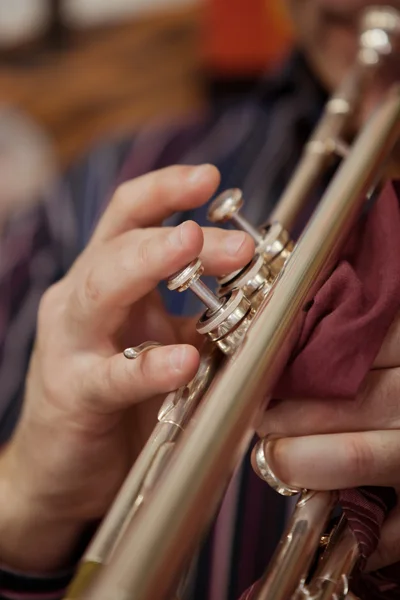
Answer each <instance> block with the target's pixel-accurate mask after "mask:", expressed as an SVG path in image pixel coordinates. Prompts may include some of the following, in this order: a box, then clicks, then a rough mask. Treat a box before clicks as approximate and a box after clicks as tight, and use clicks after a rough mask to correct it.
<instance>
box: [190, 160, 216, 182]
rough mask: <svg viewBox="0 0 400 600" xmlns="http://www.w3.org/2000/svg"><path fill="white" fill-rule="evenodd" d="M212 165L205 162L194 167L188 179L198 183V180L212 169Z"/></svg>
mask: <svg viewBox="0 0 400 600" xmlns="http://www.w3.org/2000/svg"><path fill="white" fill-rule="evenodd" d="M210 166H211V165H208V164H205V165H199V166H198V167H194V168H193V169H192V170H191V172H190V174H189V176H188V180H189V181H190V182H191V183H197V182H198V181H200V180H201V179H203V177H204V176H205V175H206V173H207V172H209V171H210Z"/></svg>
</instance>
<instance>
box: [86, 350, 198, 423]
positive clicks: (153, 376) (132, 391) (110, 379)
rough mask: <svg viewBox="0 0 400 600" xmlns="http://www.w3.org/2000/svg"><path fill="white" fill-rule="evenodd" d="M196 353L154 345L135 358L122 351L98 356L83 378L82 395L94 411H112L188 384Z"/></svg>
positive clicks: (192, 371)
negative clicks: (93, 365) (97, 359)
mask: <svg viewBox="0 0 400 600" xmlns="http://www.w3.org/2000/svg"><path fill="white" fill-rule="evenodd" d="M198 366H199V353H198V351H197V350H196V349H195V348H193V346H188V345H173V346H163V347H160V348H154V349H152V350H149V351H148V352H144V353H143V354H141V355H140V356H139V357H138V358H136V359H134V360H128V359H126V358H125V357H124V355H123V354H117V355H114V356H112V357H110V358H104V359H101V360H100V361H99V362H98V363H97V364H96V367H95V368H92V369H90V372H89V373H88V375H87V376H86V377H85V382H84V391H83V397H84V398H85V399H86V402H87V403H88V408H90V409H91V410H94V411H96V412H97V413H112V412H116V411H119V410H122V409H125V408H127V407H129V406H132V405H134V404H137V403H138V402H143V401H144V400H148V399H150V398H152V397H154V396H156V395H158V394H166V393H168V392H171V391H173V390H176V389H178V388H179V387H181V386H182V385H185V384H186V383H188V382H189V381H190V380H191V379H192V378H193V377H194V375H195V373H196V371H197V369H198Z"/></svg>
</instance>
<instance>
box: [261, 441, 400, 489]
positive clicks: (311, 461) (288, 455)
mask: <svg viewBox="0 0 400 600" xmlns="http://www.w3.org/2000/svg"><path fill="white" fill-rule="evenodd" d="M269 443H270V457H271V465H270V466H271V468H272V470H273V471H274V472H275V474H276V475H277V476H278V477H279V478H280V479H281V480H282V481H283V482H285V483H286V484H288V485H291V486H295V487H301V488H308V489H314V490H332V489H345V488H352V487H358V486H362V485H378V486H386V485H388V486H395V485H397V483H398V482H399V480H400V473H399V468H398V465H399V460H400V434H399V431H366V432H362V433H338V434H332V435H314V436H306V437H296V438H282V439H279V440H274V441H271V442H269ZM253 464H254V458H253Z"/></svg>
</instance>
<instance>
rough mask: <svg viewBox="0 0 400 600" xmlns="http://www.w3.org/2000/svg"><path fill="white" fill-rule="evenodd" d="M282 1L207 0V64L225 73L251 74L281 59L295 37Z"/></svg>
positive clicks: (205, 43) (204, 42)
mask: <svg viewBox="0 0 400 600" xmlns="http://www.w3.org/2000/svg"><path fill="white" fill-rule="evenodd" d="M283 2H284V0H205V10H204V27H203V43H202V49H203V60H204V61H205V64H206V67H207V68H208V69H209V70H211V71H212V72H213V73H217V74H220V75H222V76H249V75H252V74H257V73H259V72H261V71H265V69H268V67H271V66H273V65H274V64H276V63H277V62H278V61H280V60H281V59H282V58H283V56H284V55H285V54H286V53H287V52H288V49H289V48H290V46H291V41H292V38H293V36H292V27H291V24H290V21H289V18H288V16H287V14H286V12H285V8H284V4H283Z"/></svg>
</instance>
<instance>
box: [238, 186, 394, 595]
mask: <svg viewBox="0 0 400 600" xmlns="http://www.w3.org/2000/svg"><path fill="white" fill-rule="evenodd" d="M399 309H400V182H395V183H393V184H390V185H389V184H388V185H387V186H386V187H385V188H384V190H383V192H382V194H381V195H380V197H379V200H378V201H377V202H376V204H375V205H374V206H373V207H372V209H371V210H370V211H369V212H368V213H367V214H366V215H364V216H363V217H362V218H361V219H360V220H359V222H358V224H357V226H356V227H355V228H354V231H353V232H352V234H351V238H350V239H349V241H348V243H347V245H346V246H345V248H344V250H343V252H342V254H341V259H340V261H339V262H338V264H337V267H336V268H335V270H334V271H333V273H332V275H331V276H330V277H329V279H328V280H327V281H326V283H325V284H324V285H323V286H322V287H321V288H320V290H319V291H318V292H317V294H316V295H315V298H314V301H313V303H312V305H311V306H310V307H309V309H308V311H307V313H306V314H305V317H304V320H303V323H302V326H301V330H300V331H299V337H298V343H297V346H296V349H295V351H294V353H293V355H292V358H291V360H290V362H289V364H288V367H287V369H286V371H285V373H284V374H283V377H282V378H281V380H280V382H279V384H278V386H277V388H276V390H275V396H276V397H291V398H295V397H298V398H299V399H301V398H343V401H345V402H346V401H348V402H351V399H352V398H354V397H355V395H356V394H357V392H358V391H359V388H360V385H361V384H362V382H363V380H364V378H365V376H366V375H367V373H368V371H369V370H370V368H371V366H372V364H373V361H374V359H375V357H376V355H377V353H378V352H379V349H380V347H381V345H382V342H383V339H384V337H385V335H386V333H387V331H388V329H389V327H390V325H391V323H392V321H393V320H394V318H395V316H396V314H397V312H398V310H399ZM340 502H341V505H342V508H343V510H344V512H345V514H346V516H347V518H348V520H349V524H350V526H351V527H352V528H353V531H354V533H355V534H356V537H357V540H358V543H359V547H360V552H361V556H362V560H361V568H362V566H363V564H364V563H365V560H366V559H367V558H368V556H369V555H370V554H371V553H372V552H373V551H374V549H375V548H376V545H377V543H378V541H379V534H380V528H381V525H382V523H383V520H384V518H385V516H386V515H387V513H388V511H389V510H390V509H391V508H392V507H393V506H394V504H395V502H396V495H395V492H394V490H392V489H389V488H359V489H353V490H343V491H342V492H341V493H340ZM399 571H400V566H399V565H397V566H396V567H394V568H392V570H390V569H384V570H382V571H380V572H379V573H375V574H373V575H363V576H362V577H357V576H356V577H355V578H354V581H353V585H354V590H355V592H356V593H358V594H359V595H360V597H366V596H367V595H368V599H371V600H372V599H373V600H375V598H376V599H378V598H385V599H386V598H387V599H388V600H389V599H392V598H393V599H394V598H400V587H399V585H398V583H397V582H398V581H399V579H400V577H399ZM393 573H396V580H397V582H395V583H393V582H392V581H391V577H392V576H393ZM256 588H257V584H255V585H254V586H253V588H252V589H251V590H248V591H247V592H246V593H245V594H244V595H243V596H242V600H250V599H251V598H252V597H253V596H254V594H255V592H256ZM366 590H367V591H368V594H366ZM364 593H365V595H364Z"/></svg>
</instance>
